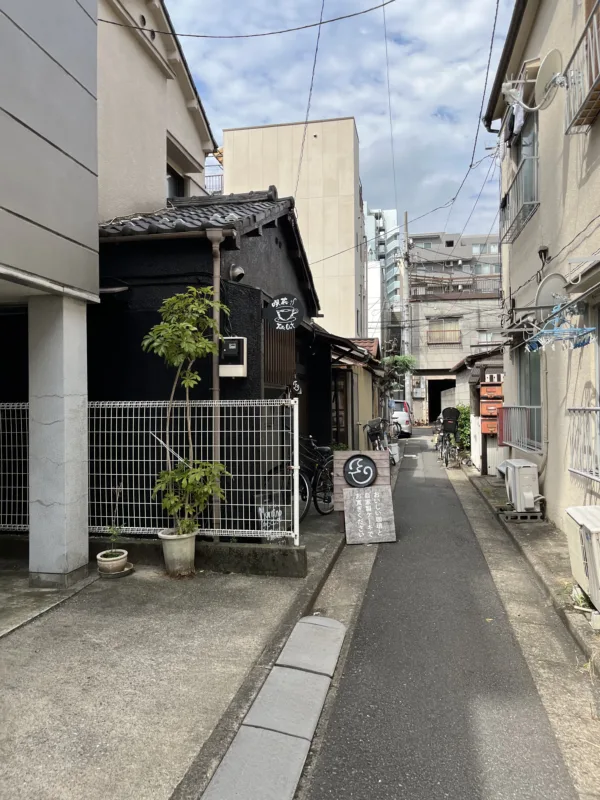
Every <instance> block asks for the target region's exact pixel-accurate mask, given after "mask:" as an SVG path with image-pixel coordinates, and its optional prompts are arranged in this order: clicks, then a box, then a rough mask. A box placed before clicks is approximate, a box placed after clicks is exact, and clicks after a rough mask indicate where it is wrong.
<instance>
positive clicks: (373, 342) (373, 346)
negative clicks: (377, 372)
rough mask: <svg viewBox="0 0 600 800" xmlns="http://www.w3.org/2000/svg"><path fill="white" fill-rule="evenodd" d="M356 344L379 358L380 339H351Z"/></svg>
mask: <svg viewBox="0 0 600 800" xmlns="http://www.w3.org/2000/svg"><path fill="white" fill-rule="evenodd" d="M351 341H352V342H354V344H356V345H358V346H359V347H362V349H363V350H366V351H367V353H368V354H369V355H370V356H373V358H377V356H378V353H379V339H351Z"/></svg>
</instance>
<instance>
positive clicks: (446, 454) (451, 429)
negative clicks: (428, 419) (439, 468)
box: [438, 408, 459, 467]
mask: <svg viewBox="0 0 600 800" xmlns="http://www.w3.org/2000/svg"><path fill="white" fill-rule="evenodd" d="M441 416H442V424H441V429H442V438H441V441H439V435H438V441H439V448H440V459H441V460H442V461H443V462H444V466H445V467H448V465H449V463H450V461H458V441H457V438H456V435H457V433H458V417H459V411H458V409H456V408H445V409H444V410H443V411H442V414H441Z"/></svg>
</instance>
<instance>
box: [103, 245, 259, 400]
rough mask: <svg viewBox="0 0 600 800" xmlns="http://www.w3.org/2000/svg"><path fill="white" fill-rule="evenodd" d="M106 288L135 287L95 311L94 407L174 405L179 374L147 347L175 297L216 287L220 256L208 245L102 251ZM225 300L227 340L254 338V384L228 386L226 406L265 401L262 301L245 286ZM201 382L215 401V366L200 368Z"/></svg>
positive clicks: (239, 381)
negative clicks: (103, 403)
mask: <svg viewBox="0 0 600 800" xmlns="http://www.w3.org/2000/svg"><path fill="white" fill-rule="evenodd" d="M100 277H101V285H103V286H107V285H110V286H119V285H122V286H127V287H128V290H127V291H126V292H123V293H120V294H103V295H102V302H101V304H100V305H99V306H93V307H90V308H89V309H88V385H89V399H90V400H166V399H167V398H168V397H169V393H170V391H171V385H172V381H173V378H174V373H173V371H172V370H169V369H168V368H167V367H166V366H165V365H164V363H163V362H162V360H161V359H160V358H159V357H158V356H155V355H153V354H148V353H144V352H143V351H142V348H141V342H142V339H143V337H144V336H145V334H146V333H147V332H148V331H149V330H150V328H151V327H152V326H153V325H155V324H156V323H157V322H158V321H159V314H158V308H159V307H160V305H161V303H162V302H163V300H164V299H166V298H167V297H170V296H171V295H172V294H175V293H176V292H183V291H185V290H186V288H187V287H188V286H192V285H200V286H210V285H212V252H211V245H210V243H209V242H208V241H207V240H206V239H203V238H190V239H174V240H165V239H162V240H154V241H151V240H150V241H148V242H145V241H142V242H139V241H136V242H124V243H123V244H120V243H119V244H112V243H111V244H105V245H103V246H102V248H101V255H100ZM221 291H222V300H223V302H224V303H225V304H226V305H227V306H229V308H230V312H231V313H230V316H229V318H228V319H227V318H225V316H223V318H222V332H223V333H224V334H231V335H238V336H246V337H247V338H248V345H247V346H248V377H247V378H236V379H232V378H222V379H221V397H222V398H223V399H231V400H237V399H249V398H260V397H262V327H261V313H262V293H261V292H260V291H259V290H258V289H255V288H253V287H251V286H248V285H246V284H245V283H240V284H233V283H225V282H223V283H222V287H221ZM197 367H198V371H199V373H200V375H201V381H200V384H199V385H198V387H197V388H196V389H195V390H194V391H193V398H194V399H197V400H208V399H210V389H211V359H210V358H206V359H204V360H203V361H202V362H199V364H198V365H197Z"/></svg>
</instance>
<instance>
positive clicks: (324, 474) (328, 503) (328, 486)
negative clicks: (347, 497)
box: [313, 458, 333, 516]
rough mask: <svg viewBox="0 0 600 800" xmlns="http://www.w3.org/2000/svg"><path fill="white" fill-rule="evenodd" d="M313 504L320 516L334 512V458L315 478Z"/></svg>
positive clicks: (329, 460)
mask: <svg viewBox="0 0 600 800" xmlns="http://www.w3.org/2000/svg"><path fill="white" fill-rule="evenodd" d="M314 486H315V488H314V492H313V503H314V506H315V509H316V510H317V511H318V512H319V514H323V516H327V514H331V512H332V511H333V458H330V459H328V461H327V463H326V464H324V465H323V466H322V467H321V468H320V469H319V471H318V472H317V475H316V477H315V484H314Z"/></svg>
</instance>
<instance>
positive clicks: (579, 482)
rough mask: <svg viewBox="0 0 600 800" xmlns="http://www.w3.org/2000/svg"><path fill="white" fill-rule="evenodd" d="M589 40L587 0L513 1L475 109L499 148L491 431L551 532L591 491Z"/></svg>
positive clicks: (594, 209)
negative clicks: (522, 469)
mask: <svg viewBox="0 0 600 800" xmlns="http://www.w3.org/2000/svg"><path fill="white" fill-rule="evenodd" d="M599 41H600V3H598V2H596V0H582V2H578V3H575V2H573V3H555V2H552V0H535V2H534V1H533V0H529V2H526V1H525V0H519V2H517V3H516V5H515V9H514V12H513V16H512V20H511V23H510V28H509V31H508V35H507V38H506V43H505V46H504V50H503V53H502V56H501V59H500V64H499V67H498V72H497V74H496V77H495V81H494V84H493V88H492V92H491V96H490V100H489V104H488V107H487V111H486V114H485V117H484V122H485V125H486V126H487V128H488V130H494V131H498V130H500V142H501V145H502V194H501V202H500V227H501V241H502V250H503V254H502V263H503V286H504V297H505V303H504V309H503V311H504V320H503V322H504V334H505V337H506V347H505V350H504V354H505V356H504V364H505V375H506V377H505V389H504V396H505V406H506V407H505V410H504V418H503V423H504V424H503V437H504V442H505V444H506V445H508V446H510V448H511V454H512V457H520V458H523V457H526V458H528V459H529V460H531V461H534V462H535V463H537V464H538V467H539V473H540V481H541V491H542V493H543V494H544V496H545V498H546V509H547V514H548V516H549V517H550V519H552V520H553V521H554V522H555V523H556V524H557V525H558V526H559V527H561V528H563V530H564V529H565V525H566V512H565V509H566V508H567V507H569V506H578V505H589V504H597V503H598V501H599V499H600V436H599V434H600V425H599V415H600V410H599V407H600V398H599V397H598V387H599V376H598V345H597V343H596V344H595V343H594V338H595V337H594V335H591V334H596V333H597V329H598V311H599V308H600V119H599V118H598V113H599V112H600V53H599V47H598V42H599ZM542 64H544V67H543V68H542ZM548 65H551V68H550V70H549V71H548ZM540 70H542V80H541V81H540V82H539V83H540V86H539V87H538V93H537V94H538V96H537V100H536V97H535V94H534V91H535V86H536V83H535V82H536V79H537V77H538V74H539V72H540ZM544 72H545V73H546V75H544V74H543V73H544ZM553 78H556V80H552V79H553ZM513 79H519V80H521V81H525V83H521V84H518V85H515V84H513V88H516V89H517V91H518V92H519V93H521V92H522V94H517V98H518V99H515V94H514V93H513V92H511V95H512V96H511V97H510V101H507V99H506V97H505V95H504V93H503V91H502V89H503V83H505V82H509V81H512V80H513ZM505 88H506V87H505ZM524 105H525V106H528V107H529V108H534V107H536V106H540V105H541V106H542V107H541V108H540V109H539V110H538V111H535V110H527V109H526V108H524V107H523V106H524Z"/></svg>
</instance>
